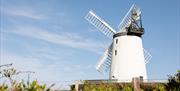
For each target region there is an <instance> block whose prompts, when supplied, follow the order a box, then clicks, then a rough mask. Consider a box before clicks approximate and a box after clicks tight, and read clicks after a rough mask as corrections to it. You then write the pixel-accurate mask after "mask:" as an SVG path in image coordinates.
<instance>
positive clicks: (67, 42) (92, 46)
mask: <svg viewBox="0 0 180 91" xmlns="http://www.w3.org/2000/svg"><path fill="white" fill-rule="evenodd" d="M7 33H11V34H16V35H20V36H24V37H30V38H32V39H38V40H42V41H46V42H49V43H52V44H57V45H64V46H68V47H71V48H77V49H82V50H88V51H91V52H96V53H100V50H102V49H103V48H105V45H104V43H102V42H99V41H97V40H92V39H88V38H86V37H84V36H81V35H79V34H76V33H68V32H61V33H58V34H57V33H53V32H49V31H46V30H43V29H41V28H36V27H18V28H17V29H14V30H13V31H7Z"/></svg>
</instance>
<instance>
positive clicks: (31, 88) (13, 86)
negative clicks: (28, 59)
mask: <svg viewBox="0 0 180 91" xmlns="http://www.w3.org/2000/svg"><path fill="white" fill-rule="evenodd" d="M0 74H1V75H2V77H4V78H7V79H8V80H9V81H10V84H9V85H6V84H5V83H3V84H0V91H51V88H52V87H53V86H54V84H52V85H51V86H49V87H47V86H46V84H43V85H41V84H39V83H38V82H37V81H32V82H31V83H30V84H29V85H28V84H27V83H25V82H24V80H22V81H21V82H17V81H16V80H14V79H13V76H16V75H17V74H18V73H17V71H16V69H14V68H7V69H4V70H2V71H1V72H0Z"/></svg>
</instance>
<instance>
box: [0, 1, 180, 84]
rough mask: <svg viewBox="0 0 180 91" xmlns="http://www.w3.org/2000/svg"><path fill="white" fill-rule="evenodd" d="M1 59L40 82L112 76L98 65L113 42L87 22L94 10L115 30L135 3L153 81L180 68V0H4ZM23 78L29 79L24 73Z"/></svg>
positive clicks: (2, 7)
mask: <svg viewBox="0 0 180 91" xmlns="http://www.w3.org/2000/svg"><path fill="white" fill-rule="evenodd" d="M0 1H1V3H0V8H1V10H0V17H1V19H0V21H1V23H0V29H1V31H0V35H1V36H0V41H1V42H0V43H1V46H0V50H1V51H0V57H1V59H0V62H1V64H6V63H11V62H13V63H14V67H15V68H17V69H18V70H21V71H23V70H31V71H35V72H36V74H34V75H32V78H33V79H38V80H40V81H70V80H79V79H107V78H108V73H107V74H106V75H102V74H100V73H98V72H97V71H96V70H95V65H96V63H97V62H98V60H99V58H100V57H101V54H102V53H103V51H104V50H105V49H106V48H107V47H108V45H109V44H110V43H111V40H110V39H108V38H107V37H106V36H104V35H103V34H102V33H101V32H100V31H98V30H97V29H96V28H94V27H93V26H92V25H91V24H90V23H88V22H87V21H86V20H85V19H84V16H85V15H86V14H87V13H88V11H89V10H90V9H92V10H94V11H95V12H96V13H97V14H98V15H99V16H100V17H102V18H103V19H104V20H105V21H106V22H107V23H109V24H110V25H111V26H112V27H113V28H114V29H117V26H118V24H119V23H120V21H121V20H122V18H123V17H124V15H125V14H126V12H127V11H128V9H129V8H130V7H131V5H132V4H133V3H135V4H136V5H138V6H139V7H140V8H141V11H142V19H143V26H144V28H145V35H144V36H143V44H144V48H145V49H146V50H149V51H150V52H151V54H152V56H153V58H152V60H151V61H150V62H149V63H148V64H147V71H148V77H149V79H166V78H167V75H168V74H174V73H175V72H176V71H177V70H178V69H180V56H179V55H180V1H179V0H158V1H157V0H146V1H145V0H46V1H44V0H26V1H25V0H0ZM20 77H24V79H26V77H25V76H24V75H20Z"/></svg>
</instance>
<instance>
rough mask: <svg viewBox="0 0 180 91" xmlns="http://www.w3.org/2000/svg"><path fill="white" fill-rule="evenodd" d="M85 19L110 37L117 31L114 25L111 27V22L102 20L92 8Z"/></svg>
mask: <svg viewBox="0 0 180 91" xmlns="http://www.w3.org/2000/svg"><path fill="white" fill-rule="evenodd" d="M85 19H86V20H87V21H89V22H90V23H91V24H92V25H94V26H95V27H96V28H97V29H99V30H100V31H101V32H102V33H104V34H105V35H106V36H108V37H109V38H112V36H113V35H114V34H115V33H116V31H115V30H114V29H113V28H112V27H110V26H109V24H107V23H106V22H105V21H104V20H102V19H101V18H100V17H99V16H98V15H96V14H95V12H94V11H92V10H90V11H89V13H88V14H87V15H86V16H85Z"/></svg>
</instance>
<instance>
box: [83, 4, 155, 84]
mask: <svg viewBox="0 0 180 91" xmlns="http://www.w3.org/2000/svg"><path fill="white" fill-rule="evenodd" d="M85 19H86V20H87V21H89V22H90V23H91V24H92V25H94V26H95V27H96V28H97V29H98V30H100V31H101V32H102V33H104V34H105V35H106V36H107V37H109V38H110V39H113V41H112V44H111V45H110V46H109V47H108V48H107V49H106V51H105V52H104V54H103V56H102V58H101V59H100V61H99V62H98V64H97V67H96V69H97V70H98V71H99V72H105V71H107V70H108V69H110V79H116V80H118V82H129V81H131V80H132V78H133V77H143V79H147V72H146V63H147V62H148V61H149V60H150V59H151V57H152V56H151V55H150V54H149V53H148V52H147V51H146V50H144V48H143V45H142V35H143V34H144V28H143V27H142V21H141V11H140V8H138V7H137V6H135V5H134V4H133V5H132V6H131V8H130V10H129V11H128V13H127V14H126V16H125V17H124V18H123V20H122V22H121V23H120V24H119V26H118V29H117V31H118V32H116V31H115V30H114V29H113V28H112V27H110V26H109V24H107V23H106V22H105V21H104V20H102V19H101V18H100V17H99V16H98V15H96V13H95V12H94V11H92V10H90V11H89V13H88V14H87V15H86V16H85Z"/></svg>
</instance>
